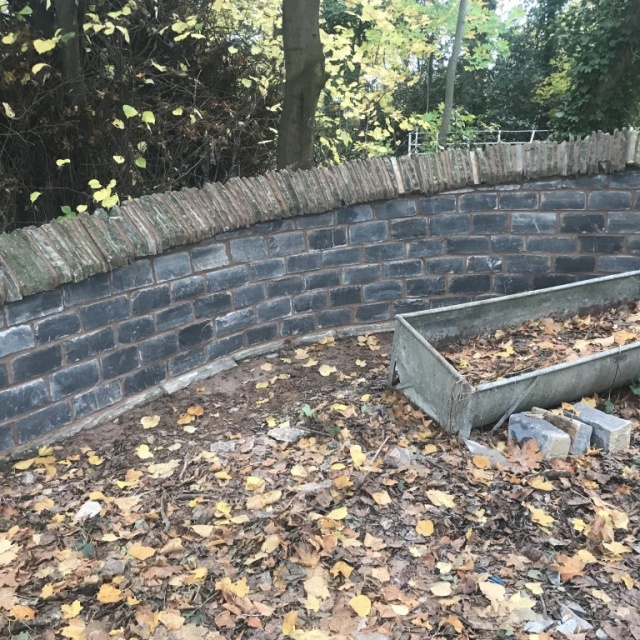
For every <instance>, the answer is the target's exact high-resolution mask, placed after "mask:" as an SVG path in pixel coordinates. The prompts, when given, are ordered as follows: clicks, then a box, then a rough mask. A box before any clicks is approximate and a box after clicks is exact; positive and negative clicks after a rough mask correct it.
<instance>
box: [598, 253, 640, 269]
mask: <svg viewBox="0 0 640 640" xmlns="http://www.w3.org/2000/svg"><path fill="white" fill-rule="evenodd" d="M598 269H599V270H600V271H602V272H603V273H622V272H623V271H636V270H637V269H640V257H636V256H602V257H600V258H598Z"/></svg>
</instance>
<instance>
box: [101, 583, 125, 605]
mask: <svg viewBox="0 0 640 640" xmlns="http://www.w3.org/2000/svg"><path fill="white" fill-rule="evenodd" d="M123 597H124V594H123V593H122V591H120V589H118V588H117V587H114V586H113V585H111V584H108V583H105V584H103V585H102V586H101V587H100V591H98V594H97V595H96V598H97V600H98V602H102V604H110V603H113V602H120V601H121V600H122V599H123Z"/></svg>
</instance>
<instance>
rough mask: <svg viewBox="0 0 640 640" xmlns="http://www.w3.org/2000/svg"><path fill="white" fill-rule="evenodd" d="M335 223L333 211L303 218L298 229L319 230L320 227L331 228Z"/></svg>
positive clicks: (298, 224)
mask: <svg viewBox="0 0 640 640" xmlns="http://www.w3.org/2000/svg"><path fill="white" fill-rule="evenodd" d="M333 223H334V217H333V211H328V212H327V213H320V214H318V215H313V216H301V217H300V218H298V220H297V222H296V224H297V227H298V229H317V228H318V227H330V226H331V225H332V224H333Z"/></svg>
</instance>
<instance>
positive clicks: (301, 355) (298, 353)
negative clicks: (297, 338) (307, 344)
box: [295, 349, 309, 360]
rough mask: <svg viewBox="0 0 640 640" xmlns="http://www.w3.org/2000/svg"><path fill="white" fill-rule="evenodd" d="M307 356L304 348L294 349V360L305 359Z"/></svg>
mask: <svg viewBox="0 0 640 640" xmlns="http://www.w3.org/2000/svg"><path fill="white" fill-rule="evenodd" d="M308 357H309V354H308V353H307V350H306V349H296V355H295V358H296V360H306V359H307V358H308Z"/></svg>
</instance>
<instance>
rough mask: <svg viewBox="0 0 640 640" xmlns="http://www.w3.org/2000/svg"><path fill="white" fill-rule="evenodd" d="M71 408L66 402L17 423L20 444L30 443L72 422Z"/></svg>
mask: <svg viewBox="0 0 640 640" xmlns="http://www.w3.org/2000/svg"><path fill="white" fill-rule="evenodd" d="M71 420H72V418H71V407H70V406H69V404H67V403H66V402H61V403H60V404H54V405H52V406H50V407H47V408H46V409H42V410H41V411H37V412H36V413H32V414H31V415H29V416H26V417H24V418H22V419H20V420H17V421H16V431H17V432H18V442H20V443H22V442H28V441H29V440H33V438H38V437H39V436H43V435H45V434H46V433H48V432H49V431H52V430H53V429H58V428H59V427H63V426H64V425H65V424H69V423H70V422H71Z"/></svg>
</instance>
